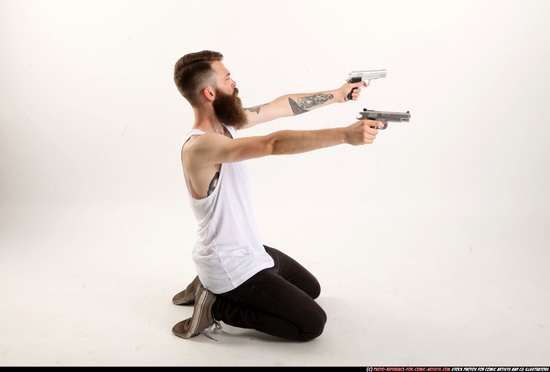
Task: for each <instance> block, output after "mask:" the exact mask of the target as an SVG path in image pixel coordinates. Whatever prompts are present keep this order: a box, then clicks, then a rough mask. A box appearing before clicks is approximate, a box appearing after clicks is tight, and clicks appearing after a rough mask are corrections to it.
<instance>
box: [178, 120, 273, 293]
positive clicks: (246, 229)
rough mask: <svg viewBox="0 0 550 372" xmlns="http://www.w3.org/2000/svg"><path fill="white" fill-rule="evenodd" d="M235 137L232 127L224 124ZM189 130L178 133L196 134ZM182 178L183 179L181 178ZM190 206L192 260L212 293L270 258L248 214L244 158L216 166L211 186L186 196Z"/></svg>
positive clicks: (240, 279)
mask: <svg viewBox="0 0 550 372" xmlns="http://www.w3.org/2000/svg"><path fill="white" fill-rule="evenodd" d="M225 127H226V128H227V130H228V131H229V133H230V134H231V136H232V137H233V138H236V132H235V130H234V128H233V127H230V126H225ZM202 134H204V132H203V131H200V130H198V129H193V130H191V131H190V132H189V133H187V135H186V136H185V137H184V140H183V144H185V142H187V141H188V140H189V138H190V137H191V136H194V135H202ZM186 183H187V181H186ZM187 189H188V195H189V201H190V203H191V209H192V210H193V213H194V214H195V218H196V219H197V223H198V232H197V240H196V243H195V247H194V249H193V254H192V257H193V261H194V262H195V266H196V268H197V274H198V275H199V278H200V280H201V282H202V284H203V285H204V286H205V287H206V288H207V289H208V290H210V291H211V292H213V293H224V292H228V291H230V290H232V289H235V288H236V287H238V286H239V285H241V284H242V283H244V282H245V281H246V280H247V279H249V278H250V277H251V276H253V275H254V274H256V273H257V272H259V271H260V270H263V269H267V268H269V267H273V265H274V262H273V259H272V258H271V256H269V255H268V254H267V253H266V251H265V248H264V247H263V244H262V240H261V238H260V234H259V231H258V227H257V225H256V221H255V219H254V216H253V213H252V202H251V198H250V184H249V180H248V169H247V167H246V164H245V163H244V162H238V163H224V164H222V165H221V169H220V175H219V179H218V183H217V185H216V188H215V189H214V191H213V192H212V193H211V194H210V195H208V196H207V197H206V198H204V199H195V198H193V197H192V196H191V193H190V191H189V185H187Z"/></svg>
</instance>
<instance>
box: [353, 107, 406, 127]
mask: <svg viewBox="0 0 550 372" xmlns="http://www.w3.org/2000/svg"><path fill="white" fill-rule="evenodd" d="M359 115H361V116H360V117H358V118H357V119H358V120H376V121H379V122H381V123H383V124H384V127H383V128H378V129H380V130H383V129H386V128H387V127H388V123H389V122H390V121H393V122H400V123H408V122H409V120H410V119H411V114H410V112H409V111H407V112H390V111H375V110H367V109H363V111H361V112H360V113H359ZM371 128H376V127H374V126H371Z"/></svg>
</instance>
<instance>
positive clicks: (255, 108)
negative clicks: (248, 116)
mask: <svg viewBox="0 0 550 372" xmlns="http://www.w3.org/2000/svg"><path fill="white" fill-rule="evenodd" d="M265 105H267V103H265V104H263V105H260V106H254V107H248V108H245V111H250V112H255V113H256V114H258V115H259V114H260V109H261V108H262V107H263V106H265Z"/></svg>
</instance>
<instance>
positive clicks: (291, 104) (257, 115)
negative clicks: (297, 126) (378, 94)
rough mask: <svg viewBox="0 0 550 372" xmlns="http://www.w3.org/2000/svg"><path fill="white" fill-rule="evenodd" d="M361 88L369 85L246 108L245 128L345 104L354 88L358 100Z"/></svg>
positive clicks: (288, 97)
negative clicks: (246, 120) (337, 104)
mask: <svg viewBox="0 0 550 372" xmlns="http://www.w3.org/2000/svg"><path fill="white" fill-rule="evenodd" d="M361 86H365V87H366V86H367V83H365V82H359V83H346V84H344V85H342V86H341V87H340V88H338V89H335V90H329V91H326V92H318V93H302V94H287V95H284V96H281V97H279V98H277V99H275V100H273V101H271V102H269V103H266V104H264V105H260V106H254V107H249V108H245V111H246V112H247V114H248V124H247V125H245V126H244V127H243V128H250V127H252V126H254V125H256V124H260V123H265V122H267V121H271V120H274V119H278V118H281V117H285V116H293V115H299V114H303V113H305V112H308V111H311V110H314V109H316V108H319V107H323V106H327V105H329V104H332V103H337V102H345V101H346V96H347V95H348V93H349V92H350V91H351V90H352V89H353V88H358V89H355V90H354V91H353V94H352V99H353V100H357V98H358V97H359V94H360V92H361Z"/></svg>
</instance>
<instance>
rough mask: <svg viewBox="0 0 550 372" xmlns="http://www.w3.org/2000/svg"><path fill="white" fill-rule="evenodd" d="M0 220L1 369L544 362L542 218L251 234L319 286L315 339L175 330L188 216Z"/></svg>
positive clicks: (187, 276) (150, 211)
mask: <svg viewBox="0 0 550 372" xmlns="http://www.w3.org/2000/svg"><path fill="white" fill-rule="evenodd" d="M175 209H177V208H175ZM324 213H328V212H322V211H319V212H318V213H316V214H315V216H314V217H312V218H313V221H310V222H312V223H313V225H315V223H316V222H317V223H320V224H321V223H322V222H321V221H325V223H326V221H327V219H326V216H325V215H324ZM168 214H169V213H168ZM1 216H2V219H1V220H0V222H1V223H2V225H1V226H2V234H1V241H0V243H1V249H0V313H1V317H0V330H1V332H0V364H1V365H18V366H20V365H183V366H188V365H225V366H229V365H243V366H249V365H268V366H276V365H285V366H288V365H299V366H302V365H318V366H330V365H341V366H348V365H355V366H376V365H378V366H387V365H455V366H456V365H484V366H487V365H548V364H550V300H549V295H548V293H549V289H550V286H549V283H550V280H549V279H550V274H549V272H548V251H547V248H548V243H549V242H550V241H549V240H548V233H547V231H545V230H544V224H545V222H544V221H540V223H539V224H538V225H537V224H536V223H533V221H526V222H525V224H524V225H521V224H515V223H514V224H510V225H506V224H502V225H500V226H498V227H495V226H496V225H492V226H493V227H490V224H487V225H486V226H485V228H479V230H475V227H474V225H476V224H473V225H462V227H460V226H461V224H460V222H461V221H460V220H458V219H457V220H455V221H452V220H451V221H449V228H448V229H447V230H444V229H432V228H431V227H432V226H433V225H432V223H433V222H435V221H414V220H409V222H408V223H407V222H406V221H405V219H403V220H395V219H394V218H382V219H378V220H377V221H375V220H374V219H372V218H371V219H369V220H367V221H364V222H366V223H368V224H370V226H371V228H370V229H369V231H370V236H369V237H361V235H362V234H361V231H360V229H359V228H358V226H359V225H357V226H351V227H350V230H349V231H347V232H346V234H343V233H342V229H341V228H342V226H341V225H339V224H338V222H337V221H336V222H335V223H332V224H331V225H330V226H332V227H333V228H334V230H332V229H326V228H323V229H317V233H316V234H310V236H309V237H308V238H307V239H306V237H303V238H300V237H299V236H300V235H299V234H297V233H296V231H297V230H298V229H300V228H301V227H300V226H298V225H299V224H296V223H294V224H289V223H285V224H281V225H280V226H273V227H272V228H271V229H272V230H264V235H267V236H269V237H270V239H271V240H273V242H272V244H273V245H274V246H278V248H280V249H283V250H285V251H286V252H287V253H289V254H291V255H292V256H294V257H295V258H297V259H298V260H299V261H300V262H302V263H303V264H304V265H305V266H307V267H308V268H310V270H311V271H312V272H313V273H314V274H316V276H317V277H318V279H319V280H320V282H321V284H322V286H323V292H322V295H321V297H320V299H319V303H320V304H321V305H322V306H323V307H324V308H325V310H326V312H327V314H328V323H327V325H326V328H325V332H324V334H323V335H322V336H321V337H320V338H318V339H316V340H314V341H312V342H309V343H294V342H287V341H284V340H280V339H276V338H273V337H270V336H267V335H263V334H260V333H258V332H255V331H251V330H242V329H237V328H232V327H229V326H227V325H225V326H224V332H225V333H223V334H220V335H218V337H217V338H218V340H217V341H212V340H210V339H208V338H206V337H205V336H203V335H201V336H199V337H196V338H193V339H191V340H183V339H180V338H178V337H175V336H173V335H172V333H171V328H172V326H173V325H174V324H175V323H177V322H178V321H180V320H183V319H185V318H187V317H189V316H190V315H191V313H192V308H189V307H177V306H174V305H172V303H171V298H172V296H173V295H174V294H175V293H177V292H178V291H180V290H181V289H182V288H184V287H185V285H186V284H187V282H189V281H190V280H191V279H192V278H193V277H194V272H193V266H192V264H191V262H190V258H189V252H190V245H191V243H192V240H193V238H194V237H193V234H192V232H193V229H192V228H189V229H188V232H187V233H182V230H183V231H184V232H185V228H182V226H188V224H189V223H192V222H193V221H190V220H187V219H186V218H187V217H184V218H182V217H181V216H179V217H178V216H176V215H174V216H170V215H167V213H165V211H164V212H163V207H162V206H149V207H147V208H145V207H136V208H135V210H128V209H124V210H119V211H117V210H107V209H104V208H101V207H99V206H96V207H93V208H92V207H89V208H87V209H76V208H74V209H71V208H66V209H64V210H63V209H60V210H46V209H43V210H42V209H33V208H26V209H18V210H14V209H12V210H6V209H4V210H3V213H2V215H1ZM161 216H163V217H161ZM261 218H263V217H260V219H261ZM169 221H172V222H169ZM287 222H288V221H287ZM516 222H517V221H516ZM324 226H328V223H326V224H325V225H324ZM396 226H399V228H398V229H396ZM440 226H441V223H440ZM451 226H453V227H451ZM487 226H489V227H488V228H487ZM189 231H190V232H191V233H189ZM499 234H500V235H499ZM465 236H467V237H468V238H467V239H466V238H465ZM291 240H294V242H295V243H296V244H295V246H292V247H290V246H286V245H290V241H291ZM361 241H362V243H360V242H361ZM503 242H508V244H503ZM496 243H498V244H496ZM186 245H187V246H186ZM298 247H300V248H299V249H298Z"/></svg>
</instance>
